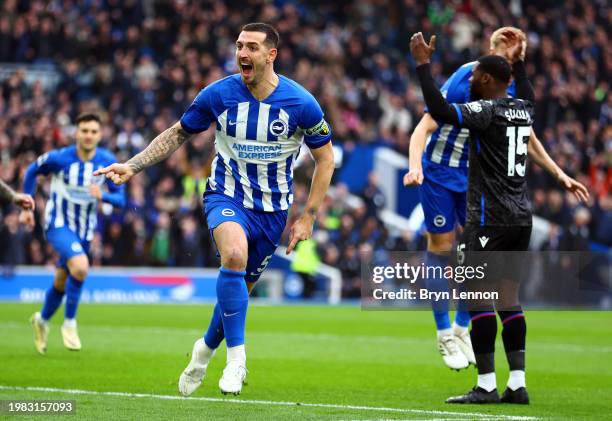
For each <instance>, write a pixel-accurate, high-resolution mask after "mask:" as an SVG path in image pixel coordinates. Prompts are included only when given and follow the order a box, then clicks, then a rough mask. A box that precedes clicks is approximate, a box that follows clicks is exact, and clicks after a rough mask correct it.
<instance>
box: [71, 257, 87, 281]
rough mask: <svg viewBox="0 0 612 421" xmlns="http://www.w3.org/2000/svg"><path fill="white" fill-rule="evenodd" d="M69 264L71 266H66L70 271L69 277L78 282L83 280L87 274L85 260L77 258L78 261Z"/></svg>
mask: <svg viewBox="0 0 612 421" xmlns="http://www.w3.org/2000/svg"><path fill="white" fill-rule="evenodd" d="M70 263H71V264H69V265H68V266H69V269H70V275H72V277H73V278H76V279H78V280H79V281H83V280H85V278H86V277H87V273H88V272H89V262H88V261H87V258H84V259H81V258H79V259H78V260H75V261H74V262H70Z"/></svg>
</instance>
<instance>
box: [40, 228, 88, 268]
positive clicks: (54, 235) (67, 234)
mask: <svg viewBox="0 0 612 421" xmlns="http://www.w3.org/2000/svg"><path fill="white" fill-rule="evenodd" d="M45 236H46V237H47V241H48V242H49V243H51V245H52V246H53V248H54V249H55V251H57V252H58V253H59V255H60V260H59V262H58V264H57V267H58V268H64V269H68V266H67V262H68V260H70V259H72V258H73V257H74V256H78V255H81V254H85V255H86V254H87V253H89V241H87V240H82V239H80V238H79V237H78V235H76V233H75V232H74V231H72V230H71V229H70V228H68V227H61V228H50V229H49V230H47V232H45Z"/></svg>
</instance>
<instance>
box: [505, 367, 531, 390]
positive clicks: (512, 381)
mask: <svg viewBox="0 0 612 421" xmlns="http://www.w3.org/2000/svg"><path fill="white" fill-rule="evenodd" d="M521 387H527V384H526V383H525V371H523V370H512V371H510V377H508V388H509V389H510V390H516V389H519V388H521Z"/></svg>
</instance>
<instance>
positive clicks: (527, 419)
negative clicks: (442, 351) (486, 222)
mask: <svg viewBox="0 0 612 421" xmlns="http://www.w3.org/2000/svg"><path fill="white" fill-rule="evenodd" d="M0 390H15V391H29V392H52V393H65V394H69V395H98V396H117V397H125V398H145V399H147V398H148V399H166V400H183V401H185V400H189V401H206V402H225V403H235V404H252V405H268V406H299V407H307V408H332V409H351V410H356V411H378V412H396V413H403V414H424V415H441V416H457V417H478V418H480V419H484V420H511V421H532V420H539V419H540V418H537V417H531V416H521V415H496V414H484V413H479V412H451V411H437V410H427V409H407V408H388V407H382V406H360V405H339V404H329V403H302V402H286V401H263V400H252V399H226V398H206V397H190V398H185V397H182V396H178V395H155V394H151V393H127V392H100V391H95V390H81V389H59V388H53V387H38V386H25V387H24V386H8V385H0Z"/></svg>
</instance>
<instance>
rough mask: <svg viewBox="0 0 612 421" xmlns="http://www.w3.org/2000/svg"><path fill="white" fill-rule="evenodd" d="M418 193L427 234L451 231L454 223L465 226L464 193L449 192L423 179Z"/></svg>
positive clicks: (439, 185)
mask: <svg viewBox="0 0 612 421" xmlns="http://www.w3.org/2000/svg"><path fill="white" fill-rule="evenodd" d="M419 193H420V196H421V206H423V213H424V214H425V226H426V227H427V231H428V232H430V233H433V234H441V233H445V232H450V231H453V230H454V229H455V223H458V224H459V225H461V226H463V225H465V212H466V193H465V192H456V191H453V190H449V189H447V188H446V187H444V186H442V185H441V184H438V183H436V182H434V181H431V180H428V179H427V177H425V179H424V180H423V184H422V185H421V187H420V189H419Z"/></svg>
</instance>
